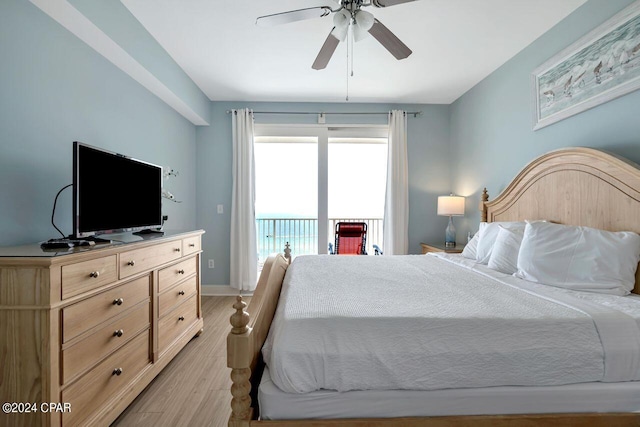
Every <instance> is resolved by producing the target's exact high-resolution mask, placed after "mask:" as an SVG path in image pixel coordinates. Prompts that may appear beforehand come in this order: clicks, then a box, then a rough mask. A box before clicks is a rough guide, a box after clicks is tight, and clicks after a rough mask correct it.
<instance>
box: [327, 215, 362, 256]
mask: <svg viewBox="0 0 640 427" xmlns="http://www.w3.org/2000/svg"><path fill="white" fill-rule="evenodd" d="M366 244H367V223H366V222H337V223H336V246H335V251H334V252H333V253H334V254H336V255H366V254H367V250H366Z"/></svg>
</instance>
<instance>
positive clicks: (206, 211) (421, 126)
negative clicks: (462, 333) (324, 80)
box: [196, 102, 451, 285]
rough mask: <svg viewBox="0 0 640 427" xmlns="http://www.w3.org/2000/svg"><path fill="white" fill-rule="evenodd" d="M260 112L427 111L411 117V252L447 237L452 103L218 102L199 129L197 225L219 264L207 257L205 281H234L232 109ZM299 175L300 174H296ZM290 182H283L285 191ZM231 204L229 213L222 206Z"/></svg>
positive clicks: (373, 118)
mask: <svg viewBox="0 0 640 427" xmlns="http://www.w3.org/2000/svg"><path fill="white" fill-rule="evenodd" d="M235 108H252V109H254V110H256V111H332V112H337V111H339V112H388V111H389V110H391V109H402V110H405V111H422V112H423V114H422V116H418V117H416V118H414V117H413V116H411V117H409V119H408V152H409V206H410V208H409V251H410V252H411V253H420V242H421V241H425V240H426V241H438V240H442V239H443V238H444V237H443V235H444V229H445V227H446V225H447V219H446V218H443V217H438V216H436V201H437V196H439V195H442V194H447V193H448V192H450V191H451V188H450V182H451V175H450V168H449V161H448V159H449V145H448V141H449V107H448V106H446V105H391V104H344V103H341V104H314V103H246V102H214V103H212V109H211V110H212V112H211V120H210V123H211V126H210V127H200V128H198V130H197V141H198V148H197V160H196V162H197V163H196V170H197V198H198V207H197V224H198V228H203V229H205V230H207V234H205V236H204V239H203V250H204V254H203V259H204V260H206V259H209V258H213V259H215V265H216V268H215V269H213V270H210V269H207V268H206V262H203V269H202V283H203V284H207V285H228V284H229V239H230V236H229V229H230V225H231V217H230V211H231V187H232V175H231V163H232V145H231V116H230V115H229V114H227V113H226V110H229V109H235ZM316 120H317V117H316V116H314V115H308V116H305V115H290V116H287V115H262V114H260V115H258V114H257V115H256V119H255V121H256V123H283V124H299V123H316ZM327 123H332V124H337V123H341V124H344V123H355V124H385V123H387V117H386V116H385V115H362V116H357V115H343V116H334V115H328V116H327ZM292 179H295V177H292ZM284 190H285V187H284V185H283V191H284ZM218 204H222V205H224V207H225V212H224V214H223V215H218V214H217V213H216V205H218Z"/></svg>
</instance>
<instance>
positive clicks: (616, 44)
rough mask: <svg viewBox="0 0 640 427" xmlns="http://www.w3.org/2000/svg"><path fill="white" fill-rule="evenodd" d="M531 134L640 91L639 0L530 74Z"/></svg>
mask: <svg viewBox="0 0 640 427" xmlns="http://www.w3.org/2000/svg"><path fill="white" fill-rule="evenodd" d="M531 87H532V97H533V130H538V129H541V128H543V127H545V126H548V125H550V124H553V123H556V122H558V121H560V120H564V119H566V118H568V117H571V116H573V115H576V114H578V113H581V112H583V111H586V110H588V109H591V108H593V107H596V106H598V105H600V104H603V103H605V102H609V101H611V100H613V99H615V98H618V97H620V96H623V95H626V94H628V93H630V92H633V91H635V90H637V89H638V88H640V0H638V1H635V2H633V3H632V4H631V5H629V6H627V7H626V8H625V9H623V10H622V11H620V12H619V13H618V14H616V15H615V16H613V17H612V18H610V19H609V20H607V21H606V22H604V23H603V24H602V25H600V26H599V27H597V28H595V29H594V30H592V31H590V32H589V33H587V34H586V35H584V36H583V37H582V38H580V39H579V40H577V41H576V42H575V43H573V44H572V45H571V46H569V47H567V48H566V49H564V50H562V51H561V52H559V53H558V54H556V55H555V56H553V57H552V58H550V59H549V60H547V61H546V62H545V63H544V64H542V65H540V66H539V67H538V68H536V69H535V70H534V71H533V73H532V75H531Z"/></svg>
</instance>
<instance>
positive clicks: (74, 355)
mask: <svg viewBox="0 0 640 427" xmlns="http://www.w3.org/2000/svg"><path fill="white" fill-rule="evenodd" d="M202 234H203V231H193V232H185V233H173V234H169V233H168V234H165V235H164V236H162V237H153V238H148V237H145V238H141V237H137V236H131V239H132V240H135V239H137V240H138V241H133V242H130V243H122V244H107V245H99V246H100V247H98V246H94V247H82V248H76V249H73V250H71V251H69V253H60V252H48V251H47V252H45V251H42V250H41V249H40V247H39V246H37V245H33V246H23V247H16V248H0V404H4V403H5V402H15V403H16V405H14V408H12V409H11V410H12V411H14V410H15V412H10V413H8V414H7V413H5V411H4V409H5V408H4V407H3V411H2V412H0V425H2V426H5V425H6V426H59V425H64V426H72V425H83V426H84V425H99V426H105V425H109V424H110V423H111V422H112V421H113V420H115V418H116V417H117V416H118V415H119V414H120V413H121V412H122V411H123V410H124V409H125V408H126V407H127V406H128V405H129V404H130V403H131V402H132V401H133V400H134V399H135V397H136V396H137V395H138V394H139V393H140V392H141V391H142V390H143V389H144V388H145V387H146V386H147V385H148V384H149V383H150V382H151V381H152V380H153V378H154V377H155V376H156V375H157V374H158V373H159V372H160V371H161V370H162V369H163V368H164V367H165V366H166V365H167V363H169V362H170V361H171V359H172V358H173V357H174V356H175V355H176V354H177V353H178V352H179V351H180V350H181V349H182V348H183V347H184V346H185V345H186V344H187V343H188V342H189V341H190V340H191V339H192V338H193V337H194V336H196V335H199V334H200V332H202V327H203V321H202V312H201V307H200V253H201V235H202ZM49 403H60V404H62V405H60V406H57V407H55V406H51V405H48V404H49ZM52 409H53V410H52ZM69 409H70V411H69Z"/></svg>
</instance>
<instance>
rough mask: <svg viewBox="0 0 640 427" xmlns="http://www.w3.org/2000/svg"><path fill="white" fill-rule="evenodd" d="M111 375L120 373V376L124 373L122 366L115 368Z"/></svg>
mask: <svg viewBox="0 0 640 427" xmlns="http://www.w3.org/2000/svg"><path fill="white" fill-rule="evenodd" d="M111 375H118V376H120V375H122V368H116V369H114V370H113V372H112V373H111Z"/></svg>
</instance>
